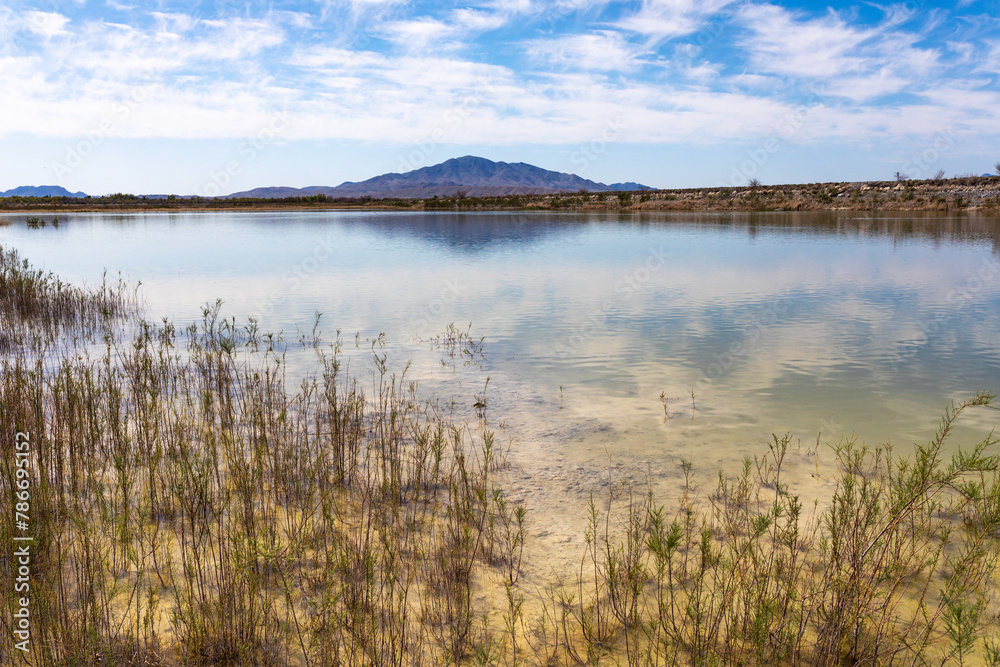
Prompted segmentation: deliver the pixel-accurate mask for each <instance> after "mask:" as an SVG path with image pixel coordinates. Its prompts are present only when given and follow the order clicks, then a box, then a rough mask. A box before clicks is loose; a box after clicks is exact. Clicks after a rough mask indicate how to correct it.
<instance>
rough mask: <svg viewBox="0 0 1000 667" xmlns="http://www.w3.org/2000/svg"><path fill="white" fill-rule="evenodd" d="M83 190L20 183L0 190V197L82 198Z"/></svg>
mask: <svg viewBox="0 0 1000 667" xmlns="http://www.w3.org/2000/svg"><path fill="white" fill-rule="evenodd" d="M86 196H87V195H86V193H83V192H70V191H69V190H67V189H66V188H64V187H62V186H61V185H22V186H20V187H17V188H12V189H10V190H7V191H6V192H0V197H73V198H76V199H83V198H84V197H86Z"/></svg>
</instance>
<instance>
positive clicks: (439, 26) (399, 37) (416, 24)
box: [378, 17, 456, 51]
mask: <svg viewBox="0 0 1000 667" xmlns="http://www.w3.org/2000/svg"><path fill="white" fill-rule="evenodd" d="M455 30H456V28H455V26H453V25H450V24H448V23H445V22H444V21H439V20H437V19H434V18H430V17H422V18H417V19H410V20H401V21H392V22H389V23H385V24H383V25H382V26H380V28H379V31H378V32H380V33H382V34H384V35H385V36H386V38H387V39H388V40H389V41H391V42H393V43H394V44H396V45H397V46H399V47H402V48H404V49H406V50H408V51H417V50H424V49H426V48H427V47H429V46H431V45H432V44H440V43H441V42H442V41H444V40H445V39H446V38H448V37H450V36H452V35H453V34H454V33H455Z"/></svg>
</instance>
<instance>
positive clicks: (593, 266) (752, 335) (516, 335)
mask: <svg viewBox="0 0 1000 667" xmlns="http://www.w3.org/2000/svg"><path fill="white" fill-rule="evenodd" d="M5 217H6V218H7V219H8V220H10V221H11V223H12V224H10V225H9V226H0V244H2V245H4V246H10V247H14V248H16V249H18V250H19V251H20V252H21V253H22V254H23V255H24V256H25V257H27V258H28V259H30V260H31V261H32V262H33V263H34V264H35V265H36V266H38V267H42V268H45V269H46V270H51V271H54V272H56V273H58V274H60V275H61V276H62V277H64V278H67V279H70V280H73V281H78V282H87V283H89V284H94V283H97V282H100V280H101V275H102V273H103V271H104V270H107V271H108V273H109V274H111V275H112V276H114V275H117V274H118V273H121V274H122V275H123V276H125V277H127V278H129V279H132V280H137V281H141V282H142V294H143V295H144V296H145V298H146V300H147V317H148V318H149V319H152V320H159V319H160V318H162V317H169V318H171V319H174V320H175V321H176V322H177V323H178V324H184V323H186V322H189V321H191V320H193V319H196V318H198V317H199V315H200V307H201V305H202V304H205V303H206V302H214V301H215V300H216V299H220V298H221V299H223V300H224V302H225V306H224V310H223V313H224V314H225V315H228V316H235V317H236V318H237V319H238V320H240V321H242V320H245V318H246V317H247V316H250V315H252V316H253V317H255V318H256V319H257V320H258V321H259V322H260V327H261V329H262V330H264V331H283V332H284V335H285V337H286V338H287V339H289V340H296V339H298V338H299V337H300V336H301V335H306V336H310V335H311V330H312V326H313V322H314V319H315V314H316V313H317V312H321V313H322V314H323V315H322V319H321V324H320V328H321V329H322V330H323V332H324V334H323V335H324V337H325V338H326V339H327V340H330V339H332V338H333V337H334V334H333V331H334V330H335V329H338V328H339V329H341V330H342V337H343V338H344V341H345V347H346V348H347V349H348V350H352V349H356V350H357V351H356V352H355V354H357V355H358V356H361V357H364V356H366V355H368V354H370V352H368V351H367V349H366V346H367V345H370V344H366V343H364V342H362V341H363V340H364V339H370V338H372V337H374V336H376V335H378V334H379V333H380V332H385V334H386V337H387V340H388V341H390V345H389V347H388V348H387V349H388V350H389V353H390V356H391V358H392V360H394V361H396V362H398V363H397V364H396V367H397V368H402V366H403V364H404V363H405V361H406V360H408V359H412V360H414V361H415V364H414V366H413V368H412V369H411V370H410V372H409V377H410V378H411V379H415V380H419V381H420V382H421V385H422V386H423V387H424V388H425V389H426V390H427V391H428V393H436V394H439V395H442V397H443V398H445V399H448V398H450V397H452V396H455V397H456V398H457V399H458V401H459V402H460V403H461V404H462V405H466V404H467V403H471V401H472V400H473V399H472V395H473V393H475V392H481V391H482V387H483V383H484V382H485V378H486V377H487V376H489V377H490V378H491V380H490V384H489V388H488V391H487V395H488V396H489V400H490V412H491V415H492V418H493V419H494V421H495V423H497V424H502V426H503V429H502V433H503V434H504V435H505V437H507V438H512V439H513V443H514V444H513V451H514V452H515V453H517V455H518V456H517V457H516V458H518V459H520V460H521V461H522V464H523V466H526V468H525V469H526V470H527V468H531V467H532V466H534V467H535V468H537V470H536V472H541V473H545V474H547V473H549V472H553V471H560V470H564V471H566V472H565V479H564V480H563V481H565V484H562V485H561V486H560V484H556V486H559V487H560V488H564V489H566V490H569V491H573V490H576V491H579V492H580V493H584V492H585V491H586V488H587V486H588V481H587V480H591V481H593V480H598V479H600V478H601V477H602V475H603V474H604V473H606V472H607V471H608V470H609V469H613V468H614V467H615V465H617V464H618V463H620V462H624V463H625V464H626V466H627V467H630V469H631V470H633V471H638V470H645V471H646V474H647V475H649V476H651V477H658V476H665V477H667V478H670V479H672V478H673V477H674V476H676V474H677V464H678V462H679V461H680V459H681V458H687V459H691V460H692V461H694V463H695V464H696V465H697V466H699V467H700V468H701V469H703V470H709V471H710V470H713V469H714V468H715V467H717V466H719V465H721V466H723V467H725V468H727V469H731V468H732V467H734V466H736V465H737V464H738V462H739V461H740V460H741V459H742V458H743V457H744V456H747V455H752V454H756V453H759V452H761V451H762V450H764V449H765V448H766V443H767V442H768V440H770V436H771V434H772V433H778V434H781V433H785V432H790V433H792V434H793V436H794V437H795V438H796V441H797V442H799V441H800V442H801V447H802V448H803V451H804V450H808V449H809V448H810V447H812V446H813V443H815V442H816V441H817V438H818V439H819V440H820V441H821V442H836V441H837V440H838V439H840V438H841V437H842V436H845V435H850V434H852V433H853V434H856V435H857V436H858V437H860V438H861V439H863V440H866V441H869V442H876V441H879V442H884V441H892V442H893V443H896V444H898V445H899V446H900V447H905V446H909V445H911V444H912V443H913V442H915V441H923V440H926V439H928V438H930V437H931V436H932V435H933V433H934V430H935V428H936V426H937V423H938V420H939V418H940V415H941V413H942V410H943V408H944V407H945V405H947V403H948V402H949V401H952V400H958V399H961V398H963V397H968V396H971V395H972V394H973V393H974V392H975V391H977V390H982V389H988V390H997V389H1000V336H998V331H1000V253H998V247H1000V246H998V238H1000V219H997V218H986V217H972V216H961V217H955V216H952V217H945V216H916V217H915V216H891V217H889V216H882V217H879V216H864V215H859V214H857V213H847V212H845V213H818V214H746V215H734V214H718V215H707V214H661V215H641V216H640V215H616V214H600V215H581V214H575V213H566V214H542V213H538V214H534V213H530V214H529V213H517V214H511V213H482V214H453V213H435V214H414V213H377V212H376V213H370V212H364V213H361V212H282V213H235V212H221V213H216V212H211V213H183V214H166V213H164V214H135V215H132V214H114V215H112V214H77V215H61V216H59V218H60V224H59V226H58V227H57V228H56V227H53V226H52V225H51V224H49V225H47V226H46V227H44V228H41V229H34V228H28V226H27V225H26V223H25V218H26V216H16V215H6V216H5ZM41 217H43V219H45V220H46V221H49V220H50V219H51V217H52V216H51V215H44V216H41ZM451 322H455V323H457V324H459V325H460V326H461V328H462V329H465V327H466V326H467V325H468V323H469V322H471V323H472V329H471V331H472V334H473V335H474V336H476V337H478V336H485V337H486V344H485V348H484V350H485V354H486V359H485V361H484V362H483V364H482V367H481V368H479V367H463V366H462V364H461V362H460V361H459V362H458V363H457V364H456V365H455V366H456V367H455V368H452V365H451V363H452V361H451V359H450V358H447V356H446V355H444V354H443V352H442V351H441V350H435V349H433V348H432V346H431V345H429V344H428V343H427V342H426V339H428V338H430V337H432V336H434V335H435V334H439V333H441V332H442V331H444V329H445V327H446V326H447V325H448V324H449V323H451ZM355 333H358V334H359V336H360V337H359V339H358V340H359V344H358V346H357V348H355V345H354V340H355ZM421 339H424V340H421ZM289 354H290V361H291V363H292V365H293V367H295V368H297V369H298V370H300V371H306V370H308V369H309V368H310V367H311V365H312V363H313V361H314V358H313V356H312V355H313V352H312V351H311V350H298V351H297V352H296V351H295V350H291V351H290V353H289ZM362 361H363V360H361V361H359V362H358V363H359V364H361V363H362ZM442 361H444V362H445V363H444V365H442ZM360 367H361V366H357V368H360ZM661 394H662V398H661ZM692 394H693V395H692ZM997 422H998V420H997V416H996V413H991V412H987V411H980V412H978V413H976V414H973V415H970V417H969V418H968V419H967V420H965V429H964V430H963V431H962V432H960V433H959V434H958V436H959V439H964V440H966V441H971V440H972V439H973V438H981V437H982V436H984V435H985V432H986V430H987V429H988V428H989V427H990V426H992V425H995V424H996V423H997ZM822 450H823V448H822V447H821V452H820V458H821V459H822V458H823V453H822ZM810 456H811V455H804V456H803V461H805V462H806V463H804V464H803V465H804V466H805V468H809V467H810V466H813V467H814V466H815V462H814V461H813V460H812V459H811V458H810ZM559 466H562V467H559ZM602 471H603V472H602ZM553 474H555V472H553ZM560 474H562V473H560ZM525 475H528V476H529V478H530V477H532V475H531V471H530V470H529V471H527V472H525ZM534 477H537V474H536V475H535V476H534ZM604 477H607V475H604ZM560 479H562V478H560ZM539 486H540V487H542V486H552V484H551V483H550V482H546V483H545V484H539ZM522 487H523V490H524V492H526V493H527V492H530V491H531V490H532V488H533V486H532V483H531V482H529V481H525V480H522Z"/></svg>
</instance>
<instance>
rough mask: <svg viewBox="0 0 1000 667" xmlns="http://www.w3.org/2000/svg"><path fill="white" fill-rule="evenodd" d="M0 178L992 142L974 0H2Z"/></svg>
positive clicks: (783, 153) (993, 65)
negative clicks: (140, 0)
mask: <svg viewBox="0 0 1000 667" xmlns="http://www.w3.org/2000/svg"><path fill="white" fill-rule="evenodd" d="M0 44H2V48H0V90H2V91H3V93H2V100H3V110H2V112H0V113H2V116H0V117H2V119H3V123H2V124H0V151H2V154H3V156H4V159H3V160H2V161H0V162H2V164H0V190H2V189H7V188H10V187H14V186H17V185H26V184H33V185H34V184H58V185H63V186H65V187H67V188H69V189H71V190H83V191H85V192H87V193H90V194H105V193H110V192H117V191H124V192H135V193H177V194H192V193H193V194H201V195H213V194H225V193H228V192H232V191H236V190H242V189H248V188H252V187H257V186H264V185H291V186H299V187H301V186H307V185H337V184H339V183H341V182H343V181H345V180H363V179H365V178H369V177H371V176H375V175H377V174H380V173H384V172H389V171H408V170H410V169H414V168H418V167H422V166H427V165H430V164H435V163H438V162H441V161H443V160H446V159H448V158H451V157H457V156H461V155H467V154H473V155H481V156H483V157H487V158H491V159H495V160H505V161H514V162H517V161H524V162H530V163H532V164H537V165H539V166H541V167H545V168H547V169H554V170H557V171H569V172H575V173H579V174H581V175H583V176H585V177H587V178H592V179H594V180H598V181H604V182H613V181H625V180H632V181H640V182H643V183H646V184H649V185H652V186H656V187H695V186H703V185H705V186H712V185H718V184H723V183H725V184H743V183H745V182H746V181H747V180H748V179H749V178H758V179H760V180H761V181H762V182H764V183H788V182H817V181H827V180H848V181H855V180H867V179H880V178H891V177H892V175H893V174H894V173H895V172H897V171H903V172H904V173H907V174H908V175H910V176H913V177H929V176H931V175H933V174H934V173H935V172H937V171H938V170H940V169H943V170H944V171H945V172H946V173H947V174H948V175H954V174H966V173H977V174H978V173H984V172H987V171H992V169H993V165H994V164H995V163H996V162H997V161H998V160H1000V85H998V77H1000V7H998V3H997V2H996V0H958V1H951V2H921V1H920V0H911V1H910V2H905V3H884V4H883V3H877V2H858V3H838V4H837V5H834V6H831V5H829V4H827V3H822V2H792V1H783V2H757V1H749V2H744V1H733V0H705V1H703V2H695V1H693V0H639V1H635V2H599V1H594V0H510V1H507V2H494V1H490V0H486V1H482V2H454V1H450V2H434V3H430V2H418V1H406V0H345V1H336V0H325V1H321V2H309V1H306V0H295V1H288V2H280V1H275V2H271V3H267V4H263V3H245V2H237V1H235V0H220V1H217V2H152V3H136V4H131V3H129V2H127V1H124V0H122V1H121V2H119V1H118V0H105V1H103V2H73V1H68V2H60V1H56V0H41V1H38V2H27V3H22V2H16V1H15V2H7V3H5V5H4V6H3V7H0Z"/></svg>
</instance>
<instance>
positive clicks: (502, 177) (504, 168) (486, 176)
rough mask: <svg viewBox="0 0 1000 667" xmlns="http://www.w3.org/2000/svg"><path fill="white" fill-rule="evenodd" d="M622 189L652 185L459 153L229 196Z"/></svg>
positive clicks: (377, 195)
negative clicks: (364, 174)
mask: <svg viewBox="0 0 1000 667" xmlns="http://www.w3.org/2000/svg"><path fill="white" fill-rule="evenodd" d="M580 190H587V191H589V192H617V191H627V190H652V188H650V187H648V186H646V185H641V184H639V183H613V184H611V185H605V184H604V183H597V182H596V181H591V180H588V179H586V178H581V177H580V176H577V175H575V174H566V173H562V172H558V171H549V170H547V169H542V168H540V167H535V166H533V165H530V164H525V163H524V162H517V163H510V162H494V161H492V160H487V159H486V158H481V157H473V156H471V155H467V156H465V157H460V158H454V159H451V160H447V161H445V162H442V163H441V164H436V165H433V166H431V167H423V168H422V169H415V170H414V171H409V172H406V173H405V174H383V175H381V176H376V177H375V178H370V179H368V180H367V181H361V182H360V183H354V182H351V181H348V182H347V183H342V184H340V185H338V186H336V187H330V186H321V185H318V186H311V187H307V188H289V187H268V188H255V189H253V190H247V191H244V192H235V193H233V194H231V195H229V196H228V198H231V199H236V198H241V197H254V198H268V199H281V198H285V197H311V196H315V195H326V196H327V197H374V198H376V199H388V198H403V199H408V198H413V199H425V198H429V197H434V196H435V195H437V196H438V197H451V196H453V195H455V194H457V193H463V194H464V195H465V196H467V197H484V196H500V195H520V194H555V193H560V192H578V191H580Z"/></svg>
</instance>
